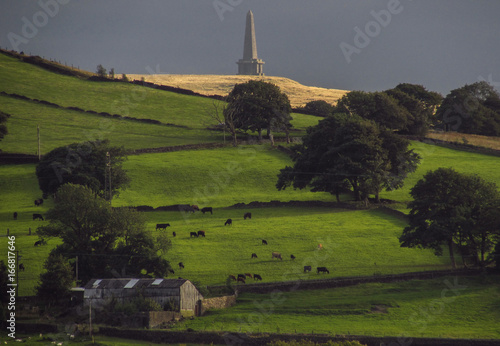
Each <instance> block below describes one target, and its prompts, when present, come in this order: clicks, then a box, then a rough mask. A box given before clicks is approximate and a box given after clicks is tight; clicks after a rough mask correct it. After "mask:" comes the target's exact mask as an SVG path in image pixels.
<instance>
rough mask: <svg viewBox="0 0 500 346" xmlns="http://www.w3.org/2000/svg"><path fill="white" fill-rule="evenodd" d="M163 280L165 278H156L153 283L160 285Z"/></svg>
mask: <svg viewBox="0 0 500 346" xmlns="http://www.w3.org/2000/svg"><path fill="white" fill-rule="evenodd" d="M162 282H163V279H156V280H155V281H153V283H152V284H151V285H155V286H158V285H159V284H161V283H162Z"/></svg>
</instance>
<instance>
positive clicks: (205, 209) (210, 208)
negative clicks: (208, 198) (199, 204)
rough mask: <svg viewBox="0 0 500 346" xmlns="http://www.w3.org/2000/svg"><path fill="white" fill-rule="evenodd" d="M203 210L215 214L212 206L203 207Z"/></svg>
mask: <svg viewBox="0 0 500 346" xmlns="http://www.w3.org/2000/svg"><path fill="white" fill-rule="evenodd" d="M201 212H202V213H203V214H205V213H208V212H210V214H213V211H212V207H205V208H201Z"/></svg>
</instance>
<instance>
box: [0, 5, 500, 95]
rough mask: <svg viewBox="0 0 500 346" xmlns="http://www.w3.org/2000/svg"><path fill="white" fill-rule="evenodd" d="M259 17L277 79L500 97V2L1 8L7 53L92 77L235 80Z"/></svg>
mask: <svg viewBox="0 0 500 346" xmlns="http://www.w3.org/2000/svg"><path fill="white" fill-rule="evenodd" d="M248 10H252V12H253V13H254V17H255V26H256V36H257V47H258V53H259V58H261V59H263V60H264V61H265V63H266V64H265V65H264V72H265V73H266V75H271V76H282V77H288V78H292V79H294V80H296V81H298V82H300V83H302V84H305V85H312V86H320V87H328V88H339V89H348V90H365V91H375V90H384V89H388V88H392V87H394V86H396V85H397V84H398V83H402V82H408V83H416V84H422V85H424V86H425V87H426V88H427V89H429V90H433V91H438V92H441V93H442V94H444V95H446V94H447V93H448V92H449V91H450V90H451V89H455V88H458V87H461V86H463V85H465V84H468V83H469V84H470V83H474V82H476V81H478V80H481V79H485V80H487V81H490V82H491V84H493V85H494V86H495V87H497V89H500V88H499V86H500V1H498V0H413V1H412V0H307V1H305V0H141V1H139V0H136V1H132V0H39V1H35V0H0V33H1V36H0V46H1V47H2V48H8V49H16V50H18V51H24V52H25V53H28V54H32V55H40V56H44V57H45V58H52V59H56V60H60V61H61V62H66V63H67V64H69V65H71V64H73V65H75V66H79V67H80V68H83V69H86V70H90V71H95V69H96V66H97V65H98V64H102V65H103V66H104V67H106V68H108V69H109V68H111V67H114V68H115V71H116V72H117V73H149V72H151V68H152V69H153V70H156V71H157V72H161V73H172V74H235V73H236V71H237V65H236V61H237V60H238V59H240V58H241V57H242V55H243V37H244V28H245V17H246V13H247V12H248ZM342 47H343V49H344V52H343V50H342ZM148 67H149V68H148ZM0 78H1V76H0Z"/></svg>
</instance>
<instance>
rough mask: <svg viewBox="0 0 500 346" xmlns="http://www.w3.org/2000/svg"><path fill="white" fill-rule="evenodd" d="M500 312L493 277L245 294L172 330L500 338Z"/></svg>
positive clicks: (498, 281)
mask: <svg viewBox="0 0 500 346" xmlns="http://www.w3.org/2000/svg"><path fill="white" fill-rule="evenodd" d="M451 288H453V289H455V291H453V290H452V289H451ZM499 308H500V278H499V277H498V276H493V277H488V278H487V279H484V278H480V277H475V278H465V277H443V278H439V279H433V280H425V281H423V280H412V281H407V282H395V283H384V284H381V283H372V284H361V285H356V286H352V287H341V288H335V289H322V290H313V291H300V290H298V291H294V292H279V291H278V292H274V293H272V294H268V295H264V294H250V293H244V294H241V295H240V296H239V297H238V304H236V305H235V306H233V307H231V308H227V309H224V310H212V311H210V312H209V313H208V314H207V315H205V316H204V317H203V318H197V319H194V320H185V321H184V322H183V323H181V324H178V325H176V326H175V328H176V329H179V330H184V329H186V328H192V329H195V330H206V331H220V330H225V331H233V332H241V333H246V332H248V333H258V332H261V333H291V334H294V333H298V334H302V333H304V334H311V333H314V334H330V335H371V336H387V335H392V336H403V337H405V338H412V337H439V338H472V339H474V338H484V339H499V338H500V330H499V329H498V321H499V319H500V315H499V311H500V310H499ZM405 340H406V341H407V342H408V341H410V340H411V339H410V340H408V339H405ZM408 344H409V343H408Z"/></svg>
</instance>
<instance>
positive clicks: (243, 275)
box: [238, 274, 246, 280]
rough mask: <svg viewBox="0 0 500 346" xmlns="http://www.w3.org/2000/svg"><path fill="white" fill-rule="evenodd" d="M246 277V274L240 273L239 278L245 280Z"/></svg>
mask: <svg viewBox="0 0 500 346" xmlns="http://www.w3.org/2000/svg"><path fill="white" fill-rule="evenodd" d="M245 278H246V276H245V274H238V279H243V280H245Z"/></svg>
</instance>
